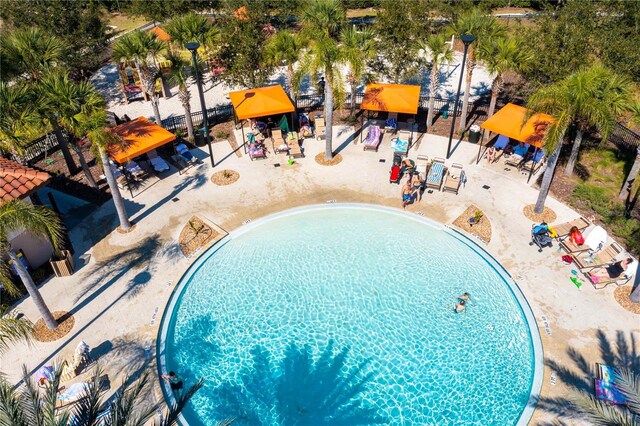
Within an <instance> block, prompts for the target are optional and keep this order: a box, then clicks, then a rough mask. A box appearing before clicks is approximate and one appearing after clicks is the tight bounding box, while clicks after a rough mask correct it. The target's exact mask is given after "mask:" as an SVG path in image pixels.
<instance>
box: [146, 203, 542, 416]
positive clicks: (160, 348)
mask: <svg viewBox="0 0 640 426" xmlns="http://www.w3.org/2000/svg"><path fill="white" fill-rule="evenodd" d="M332 208H353V209H356V208H357V209H365V210H377V211H381V212H385V213H391V214H395V215H397V216H402V217H405V218H407V219H411V220H415V221H417V222H422V223H425V224H427V225H429V226H432V227H434V228H437V229H440V230H442V231H445V232H446V233H447V234H449V235H450V236H452V237H453V238H455V239H457V240H458V241H460V242H462V243H463V244H465V245H467V246H469V248H471V249H472V250H474V251H476V252H481V255H482V256H483V257H484V258H485V260H486V261H487V263H489V265H490V266H491V267H492V268H493V269H494V270H495V271H496V272H497V273H498V274H499V275H500V277H501V278H502V279H503V280H504V281H505V283H506V284H507V285H508V287H509V289H510V290H511V292H512V293H513V295H514V296H515V298H516V300H517V301H518V304H519V305H520V308H521V309H522V312H523V314H524V317H525V319H526V322H527V327H528V329H529V334H530V336H531V343H532V346H533V358H534V360H533V378H532V379H531V391H530V394H529V399H528V401H527V403H526V405H525V407H524V409H523V410H522V412H521V413H520V418H519V419H518V421H517V422H516V423H515V425H516V426H526V425H528V424H529V422H530V420H531V418H532V417H533V413H534V411H535V409H536V406H537V401H538V399H539V397H540V391H541V390H542V380H543V377H544V353H543V345H542V336H541V334H540V330H539V328H538V323H537V320H536V317H535V314H534V313H533V309H532V307H531V305H530V304H529V301H528V300H527V298H526V296H525V295H524V293H523V291H522V289H521V288H520V286H519V285H518V283H517V282H516V280H515V279H514V278H513V277H512V276H511V274H510V273H509V272H508V271H507V270H506V268H505V267H504V266H503V265H502V264H501V263H500V262H499V261H498V260H497V259H496V258H495V257H494V256H493V255H492V254H491V253H489V252H488V251H487V250H486V249H485V248H484V247H482V246H481V245H480V244H478V242H476V241H474V240H473V239H472V238H471V237H470V236H468V235H466V234H464V233H463V232H461V231H459V230H457V229H455V228H453V227H451V226H449V225H446V224H443V223H440V222H437V221H435V220H433V219H429V218H427V217H424V216H422V215H417V214H413V213H409V212H406V211H401V210H398V209H396V208H392V207H386V206H381V205H376V204H368V203H327V204H309V205H306V206H301V207H295V208H291V209H287V210H283V211H280V212H276V213H272V214H269V215H266V216H263V217H260V218H259V219H256V220H255V221H253V220H251V221H249V222H245V223H243V224H242V225H240V226H239V227H238V228H236V229H234V230H232V231H229V233H228V234H227V235H225V236H224V237H223V238H222V239H220V240H218V241H217V242H215V243H214V244H213V245H212V246H211V247H209V248H208V249H206V250H205V251H204V252H202V253H201V254H200V255H199V256H198V257H197V258H196V259H195V260H193V261H192V262H191V264H190V265H189V267H188V268H187V269H186V270H185V271H184V273H183V274H182V275H181V276H180V279H179V280H178V284H177V285H176V286H175V287H174V288H173V290H172V292H171V295H170V296H169V299H168V301H167V303H166V305H165V308H164V310H163V312H162V318H161V320H160V326H159V328H158V338H157V339H156V367H157V370H158V371H157V372H158V380H159V381H160V388H161V390H162V394H163V397H164V398H165V401H166V402H167V403H169V404H174V403H175V402H176V399H175V397H174V395H173V392H172V391H171V389H170V388H169V385H168V384H167V383H166V382H165V381H164V380H162V379H161V376H162V375H163V374H166V373H167V370H166V360H165V355H164V350H165V346H166V337H167V332H168V326H169V324H170V322H171V321H170V316H169V318H167V313H168V312H173V308H174V307H175V305H176V303H177V302H178V301H179V300H180V295H181V293H182V291H183V290H184V287H185V286H186V284H187V283H188V282H189V279H185V278H190V277H191V276H192V275H193V274H194V273H195V272H196V271H197V270H198V269H199V268H200V266H202V264H203V263H204V262H205V261H206V260H207V259H209V258H210V257H211V256H213V255H214V254H215V253H216V252H217V251H218V250H220V249H221V248H222V247H224V246H225V245H226V244H227V243H228V242H229V241H231V240H232V239H233V238H235V237H238V236H240V235H242V234H244V233H246V232H248V231H250V230H252V229H253V228H255V227H257V226H260V225H262V224H263V223H264V222H268V221H270V220H273V219H277V218H281V217H286V216H291V215H294V214H297V213H301V212H306V211H313V210H328V209H332ZM178 424H180V425H183V426H188V425H189V423H188V422H187V421H186V420H185V418H184V417H183V415H182V413H181V414H180V415H179V416H178Z"/></svg>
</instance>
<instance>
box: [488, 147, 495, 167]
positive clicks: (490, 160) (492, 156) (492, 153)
mask: <svg viewBox="0 0 640 426" xmlns="http://www.w3.org/2000/svg"><path fill="white" fill-rule="evenodd" d="M485 157H486V158H487V163H489V164H491V163H493V162H494V161H496V149H495V147H494V146H490V147H489V149H487V154H486V155H485Z"/></svg>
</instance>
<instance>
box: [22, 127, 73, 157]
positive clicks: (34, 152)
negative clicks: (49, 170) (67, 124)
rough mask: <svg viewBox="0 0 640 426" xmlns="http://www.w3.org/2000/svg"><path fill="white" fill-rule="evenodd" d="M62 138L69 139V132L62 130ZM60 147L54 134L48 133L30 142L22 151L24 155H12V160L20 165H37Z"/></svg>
mask: <svg viewBox="0 0 640 426" xmlns="http://www.w3.org/2000/svg"><path fill="white" fill-rule="evenodd" d="M62 136H63V137H64V138H68V135H67V132H66V131H65V130H64V129H62ZM58 149H60V147H59V146H58V139H57V138H56V135H55V134H54V133H47V134H46V135H44V136H41V137H39V138H38V139H36V140H34V141H32V142H30V143H29V144H28V145H27V146H25V147H24V148H23V150H22V155H17V154H11V159H12V160H13V161H16V162H18V163H22V164H24V163H36V162H38V161H40V160H42V159H43V158H45V157H46V156H48V155H50V154H53V153H54V152H56V151H57V150H58Z"/></svg>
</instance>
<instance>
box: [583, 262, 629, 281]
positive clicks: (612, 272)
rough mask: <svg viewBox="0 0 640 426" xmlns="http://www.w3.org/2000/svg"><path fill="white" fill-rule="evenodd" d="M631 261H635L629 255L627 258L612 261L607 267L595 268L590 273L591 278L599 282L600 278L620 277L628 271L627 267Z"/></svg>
mask: <svg viewBox="0 0 640 426" xmlns="http://www.w3.org/2000/svg"><path fill="white" fill-rule="evenodd" d="M631 262H633V259H632V258H630V257H627V258H626V259H624V260H621V261H619V262H615V263H612V264H611V265H609V266H607V267H604V268H597V270H593V271H591V272H590V273H589V279H590V280H591V281H592V282H594V283H596V284H597V283H599V282H600V280H606V279H609V278H618V277H620V276H621V275H622V274H624V273H625V272H626V271H627V267H628V266H629V264H630V263H631Z"/></svg>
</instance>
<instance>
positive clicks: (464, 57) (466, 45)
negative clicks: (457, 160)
mask: <svg viewBox="0 0 640 426" xmlns="http://www.w3.org/2000/svg"><path fill="white" fill-rule="evenodd" d="M475 39H476V38H475V37H474V36H472V35H471V34H462V35H461V36H460V40H462V42H463V43H464V53H463V54H462V65H461V67H460V81H459V82H458V93H456V104H455V105H454V106H453V119H452V120H451V131H450V132H449V144H448V145H447V160H448V159H449V157H451V140H452V139H453V128H454V127H455V125H456V116H457V115H458V102H459V101H460V89H461V88H462V78H463V76H464V65H465V62H466V61H467V50H469V45H470V44H471V43H473V42H474V41H475Z"/></svg>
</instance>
